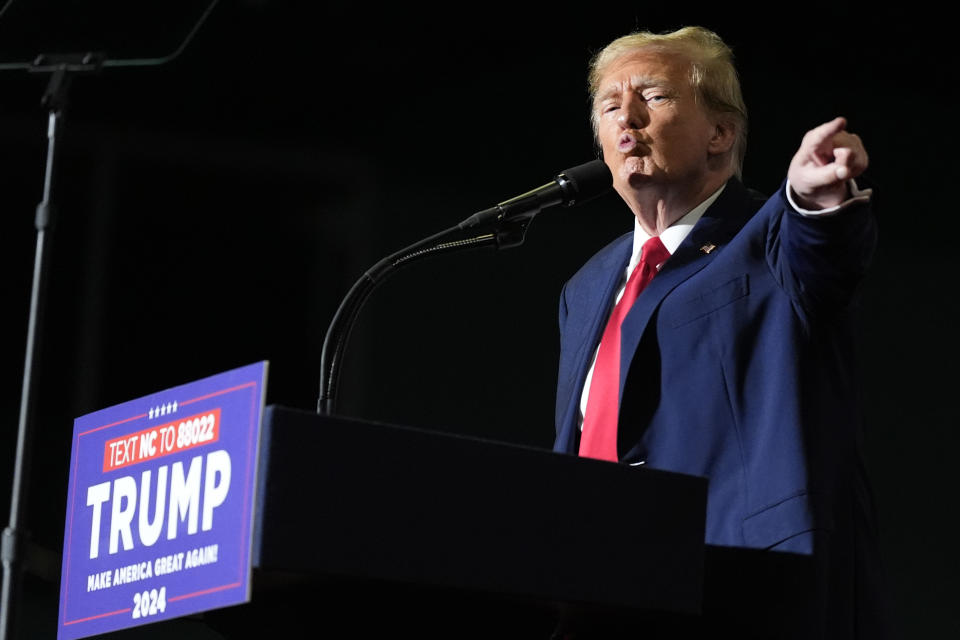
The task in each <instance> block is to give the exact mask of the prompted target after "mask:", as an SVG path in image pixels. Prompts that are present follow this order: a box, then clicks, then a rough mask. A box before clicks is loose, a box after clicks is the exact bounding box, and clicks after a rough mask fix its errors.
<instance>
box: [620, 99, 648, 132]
mask: <svg viewBox="0 0 960 640" xmlns="http://www.w3.org/2000/svg"><path fill="white" fill-rule="evenodd" d="M646 107H647V105H646V102H644V100H643V98H641V97H640V96H638V95H636V94H635V93H633V92H629V93H627V94H626V95H625V96H624V97H623V102H622V103H621V104H620V115H619V116H617V122H618V123H619V124H620V127H621V128H623V129H642V128H643V127H644V126H646V124H647V108H646Z"/></svg>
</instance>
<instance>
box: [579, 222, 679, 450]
mask: <svg viewBox="0 0 960 640" xmlns="http://www.w3.org/2000/svg"><path fill="white" fill-rule="evenodd" d="M669 257H670V252H669V251H667V248H666V247H665V246H663V243H662V242H660V238H658V237H653V238H650V239H649V240H647V241H646V242H645V243H644V244H643V249H642V251H641V253H640V264H638V265H637V266H636V267H634V269H633V273H631V274H630V278H629V279H628V280H627V285H626V287H624V289H623V296H621V297H620V301H619V302H617V304H616V306H615V307H614V308H613V312H612V313H611V314H610V319H609V320H607V328H606V329H604V330H603V337H602V338H601V339H600V349H599V350H598V351H597V362H596V364H594V366H593V379H592V380H591V381H590V395H589V397H588V398H587V411H586V414H585V415H584V416H583V433H582V434H581V436H580V455H581V456H586V457H589V458H599V459H600V460H610V461H612V462H616V461H617V416H618V415H619V413H620V324H621V323H622V322H623V319H624V318H625V317H626V315H627V313H628V312H629V311H630V307H632V306H633V302H634V301H635V300H636V299H637V296H638V295H640V292H641V291H643V290H644V288H645V287H646V286H647V284H649V283H650V281H651V280H653V276H655V275H657V268H658V267H659V266H660V265H662V264H663V263H664V262H666V260H667V258H669Z"/></svg>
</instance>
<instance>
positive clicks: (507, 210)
mask: <svg viewBox="0 0 960 640" xmlns="http://www.w3.org/2000/svg"><path fill="white" fill-rule="evenodd" d="M612 187H613V176H612V175H610V169H608V168H607V165H606V164H605V163H604V162H603V160H591V161H590V162H587V163H585V164H581V165H577V166H576V167H571V168H569V169H565V170H564V171H561V172H560V173H559V174H557V176H556V177H555V178H554V179H553V181H552V182H548V183H547V184H545V185H543V186H542V187H537V188H536V189H534V190H532V191H528V192H526V193H522V194H520V195H519V196H517V197H515V198H510V199H509V200H504V201H503V202H501V203H500V204H498V205H497V206H495V207H490V208H489V209H484V210H483V211H479V212H477V213H475V214H473V215H472V216H470V217H469V218H467V219H466V220H464V221H463V222H461V223H460V224H459V225H458V228H459V229H467V228H470V227H476V226H479V225H481V224H485V223H487V222H496V223H498V224H501V223H504V222H508V221H513V220H524V219H529V218H532V217H533V216H535V215H537V214H538V213H540V211H541V210H542V209H546V208H547V207H553V206H556V205H563V206H565V207H572V206H574V205H576V204H582V203H584V202H587V201H588V200H593V199H594V198H596V197H599V196H602V195H604V194H605V193H607V192H608V191H609V190H610V189H611V188H612Z"/></svg>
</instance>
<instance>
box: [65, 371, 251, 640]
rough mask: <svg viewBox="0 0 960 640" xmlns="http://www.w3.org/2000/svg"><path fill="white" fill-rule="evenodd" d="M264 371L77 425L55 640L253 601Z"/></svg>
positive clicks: (231, 374)
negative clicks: (253, 542)
mask: <svg viewBox="0 0 960 640" xmlns="http://www.w3.org/2000/svg"><path fill="white" fill-rule="evenodd" d="M266 373H267V363H266V362H259V363H257V364H253V365H249V366H247V367H242V368H240V369H235V370H233V371H228V372H226V373H222V374H219V375H216V376H212V377H210V378H206V379H204V380H198V381H197V382H193V383H190V384H185V385H182V386H179V387H174V388H173V389H169V390H167V391H161V392H159V393H155V394H152V395H150V396H146V397H143V398H140V399H138V400H132V401H130V402H125V403H123V404H120V405H117V406H115V407H110V408H109V409H103V410H102V411H97V412H95V413H91V414H89V415H85V416H82V417H80V418H77V419H76V421H75V422H74V427H73V452H72V456H71V460H70V485H69V490H68V495H67V516H66V524H65V527H64V528H65V532H64V542H63V568H62V573H61V575H62V577H61V582H60V612H59V618H60V622H59V625H58V627H57V637H58V638H59V639H60V640H67V639H69V638H82V637H86V636H90V635H94V634H98V633H105V632H108V631H114V630H117V629H123V628H126V627H132V626H136V625H141V624H147V623H151V622H156V621H159V620H165V619H168V618H176V617H178V616H183V615H187V614H191V613H197V612H199V611H207V610H209V609H216V608H219V607H225V606H229V605H233V604H240V603H243V602H248V601H249V600H250V564H251V563H250V545H251V540H252V536H251V527H252V524H253V506H254V497H255V481H256V479H255V476H256V461H257V446H258V442H259V434H260V416H261V414H262V412H263V400H264V386H265V382H266Z"/></svg>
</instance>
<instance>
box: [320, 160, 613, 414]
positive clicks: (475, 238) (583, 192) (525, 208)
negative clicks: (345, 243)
mask: <svg viewBox="0 0 960 640" xmlns="http://www.w3.org/2000/svg"><path fill="white" fill-rule="evenodd" d="M612 185H613V178H612V177H611V175H610V170H609V169H607V166H606V165H605V164H604V163H603V162H602V161H600V160H594V161H592V162H588V163H586V164H581V165H578V166H576V167H572V168H570V169H566V170H565V171H562V172H561V173H559V174H558V175H557V176H556V177H555V178H554V179H553V181H552V182H549V183H547V184H545V185H543V186H542V187H538V188H536V189H533V190H532V191H528V192H527V193H523V194H521V195H519V196H517V197H515V198H511V199H510V200H504V201H503V202H501V203H500V204H498V205H496V206H495V207H491V208H489V209H485V210H483V211H480V212H478V213H475V214H474V215H472V216H470V217H469V218H467V219H466V220H464V221H463V222H461V223H460V224H458V225H455V226H453V227H450V228H449V229H446V230H444V231H441V232H440V233H437V234H434V235H432V236H430V237H428V238H425V239H423V240H420V241H419V242H416V243H414V244H412V245H410V246H409V247H407V248H405V249H402V250H400V251H398V252H396V253H394V254H391V255H389V256H387V257H386V258H384V259H382V260H380V262H378V263H376V264H375V265H373V267H371V268H370V269H368V270H367V271H366V272H365V273H364V274H363V276H361V277H360V279H359V280H357V282H356V283H354V285H353V287H352V288H351V289H350V291H349V292H347V295H346V297H344V299H343V301H342V302H341V303H340V307H339V308H338V309H337V312H336V313H335V314H334V316H333V320H332V321H331V323H330V327H329V328H328V329H327V335H326V338H325V339H324V341H323V350H322V352H321V356H320V397H319V399H318V400H317V413H319V414H321V415H333V414H334V413H335V411H336V402H337V390H338V386H337V385H338V379H339V375H340V365H341V363H342V362H343V353H344V351H345V350H346V346H347V341H348V340H349V338H350V333H351V331H352V329H353V324H354V321H355V320H356V318H357V316H358V315H359V314H360V309H361V307H363V304H364V302H366V300H367V298H368V297H369V296H370V294H371V293H372V292H373V290H374V288H376V287H377V286H378V285H379V284H381V283H382V282H383V281H384V280H385V279H386V277H387V276H388V275H391V274H392V273H394V272H396V271H397V270H398V269H399V268H400V267H403V266H406V265H408V264H411V263H413V262H416V261H418V260H420V259H423V258H426V257H429V256H433V255H437V254H440V253H452V252H456V251H464V250H467V249H476V248H480V247H487V246H495V247H497V248H498V249H507V248H510V247H515V246H519V245H520V244H522V243H523V239H524V234H525V233H526V229H527V226H528V225H529V224H530V220H532V219H533V217H534V216H535V215H537V214H538V213H539V212H540V211H541V210H543V209H546V208H547V207H552V206H556V205H564V206H567V207H570V206H573V205H575V204H582V203H583V202H586V201H588V200H592V199H593V198H596V197H597V196H601V195H603V194H605V193H606V192H607V191H609V190H610V189H611V187H612ZM481 226H485V227H487V228H486V229H485V230H481V231H478V230H477V229H476V227H481ZM467 230H469V231H468V233H467V234H466V235H467V237H460V238H456V239H453V238H452V236H453V235H454V234H456V233H460V234H461V235H463V234H462V232H464V231H467Z"/></svg>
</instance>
